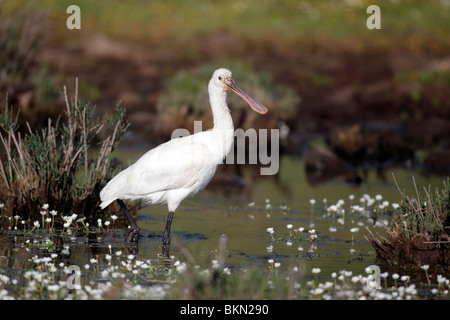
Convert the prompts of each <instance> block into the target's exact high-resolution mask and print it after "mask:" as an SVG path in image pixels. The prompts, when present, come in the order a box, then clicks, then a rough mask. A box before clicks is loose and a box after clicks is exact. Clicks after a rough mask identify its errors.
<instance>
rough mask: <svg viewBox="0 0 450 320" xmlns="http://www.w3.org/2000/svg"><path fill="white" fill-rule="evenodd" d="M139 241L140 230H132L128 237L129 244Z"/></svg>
mask: <svg viewBox="0 0 450 320" xmlns="http://www.w3.org/2000/svg"><path fill="white" fill-rule="evenodd" d="M138 239H139V228H136V229H131V230H130V231H129V232H128V234H127V237H126V240H127V242H134V243H136V242H138Z"/></svg>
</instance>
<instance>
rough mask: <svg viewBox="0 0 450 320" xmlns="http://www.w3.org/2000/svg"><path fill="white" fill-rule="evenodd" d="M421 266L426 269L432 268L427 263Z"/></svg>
mask: <svg viewBox="0 0 450 320" xmlns="http://www.w3.org/2000/svg"><path fill="white" fill-rule="evenodd" d="M421 268H422V269H423V270H425V271H426V270H428V269H429V268H430V266H429V265H427V264H424V265H423V266H421Z"/></svg>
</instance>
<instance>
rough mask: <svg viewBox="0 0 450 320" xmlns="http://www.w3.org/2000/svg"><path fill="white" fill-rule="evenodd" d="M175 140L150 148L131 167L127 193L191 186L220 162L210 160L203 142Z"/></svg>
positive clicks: (146, 192) (142, 192) (127, 181)
mask: <svg viewBox="0 0 450 320" xmlns="http://www.w3.org/2000/svg"><path fill="white" fill-rule="evenodd" d="M175 141H176V140H171V141H169V143H166V144H163V145H160V146H159V147H157V148H155V149H152V150H150V151H149V152H147V153H146V154H145V155H143V156H142V157H141V158H140V159H139V160H138V161H137V162H136V163H135V164H133V165H132V166H130V167H129V168H128V170H129V173H128V176H127V179H126V184H127V189H128V190H124V191H125V192H126V193H128V192H132V193H134V194H150V193H153V192H161V191H167V190H173V189H179V188H188V187H190V186H191V185H192V184H193V183H194V182H195V181H196V177H197V176H198V175H199V174H201V172H202V171H203V170H208V168H210V167H211V166H214V165H216V164H214V163H210V162H211V157H210V154H209V151H208V149H207V148H205V147H204V145H203V144H201V143H193V142H191V141H189V140H188V141H182V140H181V139H180V141H177V142H178V143H173V142H175ZM171 142H172V143H171Z"/></svg>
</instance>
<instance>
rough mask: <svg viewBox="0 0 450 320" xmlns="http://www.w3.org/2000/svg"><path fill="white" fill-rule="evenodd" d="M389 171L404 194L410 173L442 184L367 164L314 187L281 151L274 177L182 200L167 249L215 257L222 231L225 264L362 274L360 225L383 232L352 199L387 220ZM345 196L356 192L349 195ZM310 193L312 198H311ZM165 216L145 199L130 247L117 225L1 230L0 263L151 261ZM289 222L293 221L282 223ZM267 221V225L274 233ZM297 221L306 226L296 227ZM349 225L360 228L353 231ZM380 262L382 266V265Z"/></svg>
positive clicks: (12, 271)
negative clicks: (41, 258) (51, 231)
mask: <svg viewBox="0 0 450 320" xmlns="http://www.w3.org/2000/svg"><path fill="white" fill-rule="evenodd" d="M391 172H395V177H396V180H397V181H398V184H399V186H400V188H401V189H402V190H403V191H405V192H406V193H407V194H410V195H414V194H415V191H414V185H413V181H412V178H411V177H412V176H414V177H415V179H416V183H417V185H418V186H419V187H420V188H421V187H422V186H428V185H431V187H432V189H433V188H437V187H439V188H440V187H441V186H442V181H443V180H444V178H443V177H437V176H424V175H421V174H420V173H418V172H417V171H415V170H409V169H404V168H390V169H386V170H384V171H379V170H378V171H377V170H368V171H367V172H365V173H364V177H365V178H364V182H363V183H362V184H361V185H360V186H353V185H349V184H346V183H344V182H342V181H339V180H335V181H333V182H328V183H324V184H322V185H319V186H315V187H312V186H310V185H309V184H308V182H307V177H306V175H305V171H304V167H303V161H302V160H301V159H296V158H290V157H286V158H283V159H282V162H281V165H280V171H279V174H278V176H277V177H276V179H274V177H258V178H257V179H254V180H252V183H251V184H247V185H246V186H245V187H241V188H224V187H223V186H222V187H217V186H215V185H214V184H212V185H211V187H210V188H208V189H206V190H204V191H203V192H201V193H200V194H198V195H197V196H195V197H193V198H191V199H187V200H185V201H184V202H183V203H182V205H181V206H180V207H179V209H178V210H177V211H176V213H175V217H174V221H173V224H172V233H171V236H172V247H171V252H170V253H171V255H174V256H175V257H176V259H180V260H183V259H184V258H183V255H182V253H181V252H180V249H179V248H180V246H179V245H180V244H181V245H183V246H185V248H187V250H188V251H189V252H190V254H191V255H192V257H193V259H194V260H195V263H196V264H199V265H208V264H210V263H211V261H212V260H213V259H216V258H217V251H218V246H219V239H220V237H221V236H222V235H223V234H225V235H226V236H227V246H226V250H227V251H226V253H227V254H226V258H225V266H226V267H228V268H230V269H238V268H246V267H250V266H256V267H260V268H262V270H267V269H268V268H269V266H270V264H269V262H268V261H269V259H272V260H273V261H274V263H280V266H279V268H280V270H282V269H287V268H291V267H293V266H296V267H297V268H298V269H299V270H300V271H302V274H306V276H305V277H304V279H305V280H307V279H309V278H311V277H313V276H311V270H312V268H320V269H321V273H320V275H318V276H314V277H318V278H320V277H324V278H325V277H329V276H330V274H331V273H332V272H338V271H339V270H348V271H352V272H354V273H356V274H361V273H364V269H365V268H366V267H367V266H369V265H373V264H377V261H376V255H375V252H374V250H373V249H372V247H371V245H370V244H369V243H368V242H367V241H366V239H365V238H364V235H367V233H368V232H367V230H366V229H365V227H366V226H367V227H369V228H370V229H371V230H372V231H374V233H379V234H381V235H383V234H384V229H383V228H382V227H381V226H376V225H375V224H374V223H375V221H374V220H373V219H372V214H371V213H369V214H367V212H366V213H364V214H361V213H352V212H351V210H350V206H351V205H352V204H360V199H361V198H362V197H363V195H364V194H368V195H370V197H371V198H375V196H376V195H381V197H382V200H379V201H376V203H375V204H374V205H373V207H375V206H376V205H378V204H379V203H381V202H382V201H388V202H389V206H388V207H387V209H386V210H382V212H378V215H377V221H384V222H387V221H389V218H390V214H391V213H392V210H393V209H392V203H394V202H399V201H400V194H399V192H398V190H397V187H396V186H395V184H394V181H393V179H392V176H391ZM350 195H353V196H354V199H353V200H350V198H349V196H350ZM311 199H314V200H315V203H314V204H313V205H312V204H311V202H310V200H311ZM323 199H326V200H327V201H326V203H324V201H323ZM339 200H343V201H344V204H343V205H342V208H344V209H345V214H329V213H328V212H327V210H326V208H328V207H329V206H331V205H333V204H336V203H337V202H338V201H339ZM249 204H250V205H249ZM269 204H270V207H269ZM373 207H372V208H373ZM166 215H167V207H166V206H150V207H146V208H143V209H141V210H140V211H139V213H138V222H137V223H138V225H139V227H140V228H141V237H140V241H139V245H138V248H137V249H138V250H136V251H133V250H131V251H129V247H128V246H127V245H126V244H125V243H124V241H123V239H124V236H125V233H126V230H120V229H115V230H112V231H110V232H106V233H105V232H94V233H90V234H89V235H86V234H84V233H77V234H73V235H70V236H67V235H66V236H64V237H61V236H51V235H48V234H40V233H35V234H33V235H31V236H30V235H29V234H27V235H23V234H20V233H18V234H15V235H14V234H11V233H4V234H2V235H1V241H0V270H1V272H2V273H3V274H6V275H12V276H14V275H18V274H20V273H22V272H24V271H26V270H30V269H32V268H33V267H34V264H33V262H31V261H30V259H31V258H32V257H33V256H34V255H36V254H42V253H52V252H54V253H58V258H56V260H57V261H56V262H57V263H61V262H62V263H64V264H65V265H78V266H80V268H83V266H84V265H85V264H87V263H89V259H91V258H98V257H102V256H104V255H106V254H114V253H115V252H117V251H119V250H120V251H123V252H124V254H128V253H130V252H131V253H134V254H135V255H136V256H137V258H139V259H149V260H152V261H156V260H158V259H160V254H161V241H162V240H161V237H162V232H163V230H164V226H165V219H166ZM290 224H291V225H292V228H291V229H288V225H290ZM268 228H273V230H274V233H273V234H272V235H271V234H270V233H269V232H268V231H267V229H268ZM298 228H304V230H303V231H301V232H299V231H298V230H297V229H298ZM330 228H332V229H330ZM333 228H334V229H333ZM354 228H358V230H357V231H356V232H351V230H353V231H355V229H354ZM311 229H314V230H315V234H316V235H317V238H316V239H314V240H311V239H310V233H309V231H310V230H311ZM27 240H29V241H28V243H27V242H26V241H27ZM49 241H50V242H49ZM110 247H111V248H110ZM131 249H135V248H133V247H131ZM383 268H385V266H382V270H381V271H382V272H383ZM308 275H309V276H308ZM156 278H157V277H156Z"/></svg>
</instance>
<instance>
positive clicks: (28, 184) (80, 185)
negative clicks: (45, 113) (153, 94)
mask: <svg viewBox="0 0 450 320" xmlns="http://www.w3.org/2000/svg"><path fill="white" fill-rule="evenodd" d="M77 89H78V86H77ZM77 92H78V91H76V94H75V99H74V100H73V101H70V102H69V100H68V97H67V92H66V88H65V87H64V97H65V102H66V112H65V116H66V119H67V122H66V123H62V121H60V118H58V120H56V121H55V122H54V121H52V120H51V119H50V118H49V119H48V123H47V127H46V128H45V129H43V130H42V132H38V131H32V129H31V128H30V126H29V125H27V131H25V132H22V131H21V128H20V126H19V124H18V116H19V112H17V113H16V115H14V110H13V108H12V107H9V106H8V101H7V102H6V105H7V106H6V108H5V110H4V111H3V112H2V113H1V114H0V146H1V147H2V149H3V150H2V152H1V153H2V154H4V155H5V156H4V157H1V158H0V181H1V184H0V202H1V203H4V204H5V206H4V209H5V211H6V210H8V211H9V215H11V216H12V213H13V212H14V214H15V215H19V216H20V217H21V218H22V219H24V220H27V219H28V218H35V217H39V214H40V211H41V208H42V207H43V205H44V204H47V208H48V206H50V207H52V208H55V209H56V210H58V211H59V212H83V213H84V215H85V216H87V217H89V216H90V215H93V214H95V212H96V211H98V207H99V204H100V199H99V190H100V189H101V187H102V186H103V185H104V184H105V183H106V181H108V180H109V179H110V178H111V177H112V176H113V174H114V173H115V172H114V166H112V165H111V159H110V157H109V156H110V154H111V152H112V151H113V150H114V149H115V148H116V147H117V146H118V144H119V143H120V142H121V141H122V140H123V138H124V134H125V132H126V130H127V128H128V126H129V124H128V122H127V121H126V119H125V109H122V108H120V107H119V105H117V107H116V112H115V114H114V115H108V114H106V115H104V116H103V117H97V118H95V117H94V112H95V107H92V106H91V105H90V104H89V103H85V102H83V101H82V100H81V99H78V96H77ZM107 130H108V131H107ZM106 131H107V132H106ZM102 135H103V138H101V136H102ZM98 141H100V142H98ZM97 143H98V145H99V146H97ZM94 147H95V148H96V150H95V151H93V150H92V149H93V148H94ZM97 150H98V151H97ZM92 152H98V154H96V157H95V159H94V158H93V157H92V156H91V153H92ZM45 213H47V212H46V211H45ZM42 224H43V226H42V227H44V215H42Z"/></svg>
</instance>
